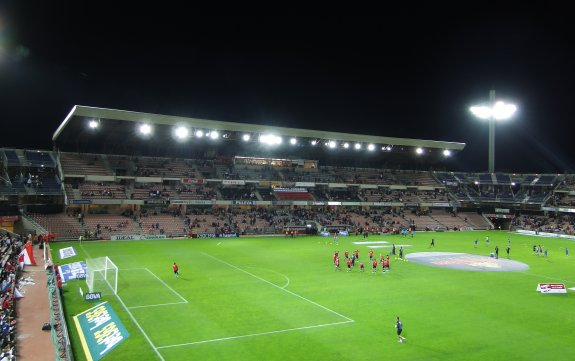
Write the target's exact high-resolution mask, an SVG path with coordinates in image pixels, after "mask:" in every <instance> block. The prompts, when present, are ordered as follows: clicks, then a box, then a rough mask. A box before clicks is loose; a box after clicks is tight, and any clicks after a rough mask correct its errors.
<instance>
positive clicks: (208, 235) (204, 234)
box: [197, 232, 238, 238]
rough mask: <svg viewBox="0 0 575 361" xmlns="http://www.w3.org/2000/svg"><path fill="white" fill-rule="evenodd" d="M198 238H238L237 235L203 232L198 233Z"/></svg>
mask: <svg viewBox="0 0 575 361" xmlns="http://www.w3.org/2000/svg"><path fill="white" fill-rule="evenodd" d="M197 236H198V237H197V238H236V237H238V234H237V233H207V232H201V233H198V235H197Z"/></svg>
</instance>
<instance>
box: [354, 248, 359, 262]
mask: <svg viewBox="0 0 575 361" xmlns="http://www.w3.org/2000/svg"><path fill="white" fill-rule="evenodd" d="M355 259H356V260H357V261H359V250H358V249H356V250H355Z"/></svg>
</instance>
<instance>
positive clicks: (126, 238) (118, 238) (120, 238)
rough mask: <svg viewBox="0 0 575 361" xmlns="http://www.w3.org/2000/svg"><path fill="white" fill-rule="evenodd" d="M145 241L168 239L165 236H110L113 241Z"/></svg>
mask: <svg viewBox="0 0 575 361" xmlns="http://www.w3.org/2000/svg"><path fill="white" fill-rule="evenodd" d="M143 239H166V235H165V234H144V235H140V234H118V235H115V236H110V240H112V241H139V240H143Z"/></svg>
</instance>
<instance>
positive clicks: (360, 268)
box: [359, 262, 364, 272]
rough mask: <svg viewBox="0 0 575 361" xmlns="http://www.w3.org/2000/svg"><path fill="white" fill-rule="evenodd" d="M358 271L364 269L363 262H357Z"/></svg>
mask: <svg viewBox="0 0 575 361" xmlns="http://www.w3.org/2000/svg"><path fill="white" fill-rule="evenodd" d="M359 271H360V272H363V271H364V267H363V262H359Z"/></svg>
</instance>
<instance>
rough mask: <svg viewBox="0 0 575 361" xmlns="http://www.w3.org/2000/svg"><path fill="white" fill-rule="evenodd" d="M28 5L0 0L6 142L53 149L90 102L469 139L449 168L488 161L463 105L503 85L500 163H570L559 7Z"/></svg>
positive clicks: (569, 59) (483, 140)
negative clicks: (264, 10) (287, 11)
mask: <svg viewBox="0 0 575 361" xmlns="http://www.w3.org/2000/svg"><path fill="white" fill-rule="evenodd" d="M23 3H29V2H24V1H1V2H0V119H1V122H2V127H3V128H4V129H5V127H7V126H8V125H9V126H10V127H11V128H12V129H13V131H12V132H6V131H3V132H2V134H3V136H2V142H1V143H0V146H3V147H18V148H40V149H50V148H51V137H52V134H53V133H54V131H55V130H56V128H57V126H58V125H59V124H60V123H61V121H62V120H63V119H64V117H65V116H66V115H67V113H68V112H69V111H70V109H71V108H72V106H73V105H75V104H81V105H87V106H95V107H106V108H114V109H124V110H131V111H141V112H150V113H157V114H167V115H178V116H189V117H197V118H206V119H214V120H222V121H232V122H247V123H258V124H270V125H276V126H286V127H295V128H307V129H319V130H330V131H339V132H347V133H362V134H375V135H380V136H391V137H407V138H420V139H432V140H442V141H454V142H464V143H467V147H466V149H465V150H464V151H462V152H460V153H459V154H458V155H457V156H456V157H455V159H453V160H452V161H451V163H450V166H449V167H450V168H453V170H466V171H486V169H487V150H488V146H487V139H488V127H487V124H486V123H484V122H481V121H480V120H477V119H474V118H473V117H472V116H471V115H470V113H469V111H468V108H469V106H470V105H472V104H474V103H476V102H483V101H487V100H488V95H489V90H490V89H495V90H496V92H497V95H498V98H499V97H501V98H503V99H505V100H510V101H513V102H515V103H516V104H517V105H518V107H519V112H518V114H517V115H516V117H515V118H514V119H513V120H510V121H508V122H506V123H504V124H499V125H497V127H496V161H495V168H496V170H497V171H505V172H542V173H550V172H565V171H571V172H572V171H573V170H575V159H574V157H573V156H572V152H571V149H572V148H571V147H572V143H573V140H572V139H573V132H572V131H571V129H572V128H573V127H571V118H572V117H571V113H572V112H573V111H572V99H574V96H575V94H574V93H575V91H574V90H573V89H575V86H574V84H575V51H574V47H575V32H574V31H572V25H571V24H572V18H571V15H569V12H567V11H564V10H561V9H555V10H546V9H542V8H534V9H525V8H522V9H520V10H517V9H514V10H513V11H507V12H506V11H504V10H501V11H498V15H493V14H487V13H477V12H476V10H473V11H471V10H469V11H462V14H460V15H457V16H456V15H453V14H450V15H448V12H447V11H445V12H441V11H439V10H436V11H435V12H429V11H425V10H424V9H419V10H418V11H415V10H410V11H402V10H391V9H390V10H389V11H388V12H385V14H386V15H385V16H382V17H268V16H259V17H205V16H197V15H196V14H195V13H194V12H193V11H187V12H183V10H181V11H179V10H178V9H170V11H169V12H166V11H161V10H159V9H158V8H161V6H159V5H158V7H157V8H150V9H145V8H143V9H138V12H137V13H135V12H134V13H129V12H126V13H125V14H124V13H122V14H117V15H110V14H116V9H110V8H105V9H100V10H98V11H96V10H94V9H88V8H85V9H82V8H77V7H76V8H66V9H65V10H64V9H57V8H56V9H55V7H57V6H56V5H54V4H49V5H50V7H46V8H45V9H44V8H41V7H38V4H33V5H32V4H23ZM453 11H454V10H453V9H452V10H449V13H451V12H453ZM494 12H495V11H493V13H494Z"/></svg>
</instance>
